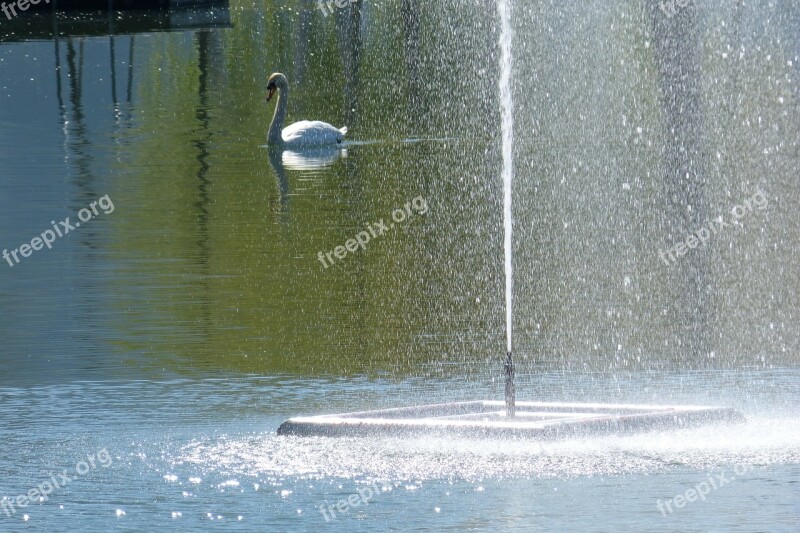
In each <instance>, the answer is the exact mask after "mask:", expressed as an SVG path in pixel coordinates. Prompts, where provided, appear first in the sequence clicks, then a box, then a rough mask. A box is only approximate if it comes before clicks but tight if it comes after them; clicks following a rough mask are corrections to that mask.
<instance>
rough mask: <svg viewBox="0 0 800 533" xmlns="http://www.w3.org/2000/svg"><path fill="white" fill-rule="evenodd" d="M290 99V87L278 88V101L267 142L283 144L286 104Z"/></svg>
mask: <svg viewBox="0 0 800 533" xmlns="http://www.w3.org/2000/svg"><path fill="white" fill-rule="evenodd" d="M288 100H289V89H285V88H280V89H278V103H277V105H276V106H275V114H274V115H272V124H270V125H269V133H268V134H267V144H270V145H281V144H283V137H282V136H281V132H282V131H283V121H284V119H285V118H286V104H287V101H288Z"/></svg>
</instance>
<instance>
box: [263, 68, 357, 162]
mask: <svg viewBox="0 0 800 533" xmlns="http://www.w3.org/2000/svg"><path fill="white" fill-rule="evenodd" d="M267 89H268V90H269V95H268V96H267V102H269V100H270V99H271V98H272V95H273V94H274V93H275V91H278V104H277V105H276V106H275V114H274V115H273V116H272V123H271V124H270V125H269V133H268V134H267V144H269V145H270V146H284V147H301V146H324V145H328V144H338V143H341V142H342V140H344V135H345V133H347V128H346V127H344V128H336V127H335V126H331V125H330V124H328V123H327V122H321V121H319V120H301V121H300V122H295V123H294V124H292V125H290V126H287V127H285V128H284V127H283V122H284V120H285V119H286V108H287V105H288V102H289V84H288V82H287V81H286V76H284V75H283V74H280V73H275V74H273V75H272V76H270V77H269V82H268V83H267Z"/></svg>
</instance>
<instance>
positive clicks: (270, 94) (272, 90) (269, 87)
mask: <svg viewBox="0 0 800 533" xmlns="http://www.w3.org/2000/svg"><path fill="white" fill-rule="evenodd" d="M277 89H278V88H277V87H276V86H275V84H274V83H270V84H269V85H268V86H267V90H268V91H269V94H268V95H267V102H269V101H270V100H271V99H272V95H273V94H275V91H276V90H277Z"/></svg>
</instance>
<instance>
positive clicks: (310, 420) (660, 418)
mask: <svg viewBox="0 0 800 533" xmlns="http://www.w3.org/2000/svg"><path fill="white" fill-rule="evenodd" d="M510 2H511V0H498V16H499V18H500V42H499V44H500V52H501V54H500V78H499V91H500V104H501V117H502V164H503V166H502V176H503V223H504V238H503V249H504V259H505V265H504V266H505V268H504V273H505V308H506V358H505V362H504V365H503V370H504V375H505V401H504V402H500V401H491V400H479V401H471V402H452V403H443V404H434V405H421V406H415V407H400V408H392V409H376V410H370V411H360V412H352V413H343V414H336V415H321V416H310V417H297V418H291V419H289V420H287V421H286V422H284V423H283V424H281V426H280V427H279V428H278V434H279V435H297V436H328V437H334V436H371V435H378V434H380V435H415V434H417V435H418V434H425V435H429V434H448V435H453V434H456V435H460V436H464V437H526V438H536V439H553V438H565V437H570V436H578V435H586V434H597V433H620V432H625V431H643V430H659V429H662V430H663V429H672V428H677V427H685V426H695V425H700V424H708V423H717V422H724V423H730V422H741V421H743V420H744V417H742V415H741V414H739V413H738V412H737V411H735V410H733V409H729V408H722V407H707V406H688V405H670V406H663V405H659V406H651V405H632V404H603V403H569V402H568V403H564V402H528V401H525V402H517V401H516V398H515V387H514V360H513V357H512V344H511V337H512V335H511V334H512V318H513V313H512V309H513V307H512V304H513V267H512V264H513V263H512V238H511V237H512V229H513V219H512V216H511V215H512V211H511V198H512V196H511V187H512V181H513V176H514V166H513V153H514V152H513V149H514V105H513V98H512V92H511V73H512V55H511V44H512V38H513V34H512V30H511V22H510V17H511V13H510V11H511V6H510ZM503 408H505V409H503Z"/></svg>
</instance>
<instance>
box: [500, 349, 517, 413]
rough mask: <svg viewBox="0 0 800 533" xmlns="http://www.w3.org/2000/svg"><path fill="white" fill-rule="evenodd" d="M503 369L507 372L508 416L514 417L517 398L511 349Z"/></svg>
mask: <svg viewBox="0 0 800 533" xmlns="http://www.w3.org/2000/svg"><path fill="white" fill-rule="evenodd" d="M503 369H504V370H505V374H506V416H508V417H509V418H513V417H514V412H515V411H516V405H515V404H516V400H515V398H514V360H513V359H512V358H511V350H509V351H507V352H506V362H505V364H504V365H503Z"/></svg>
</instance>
